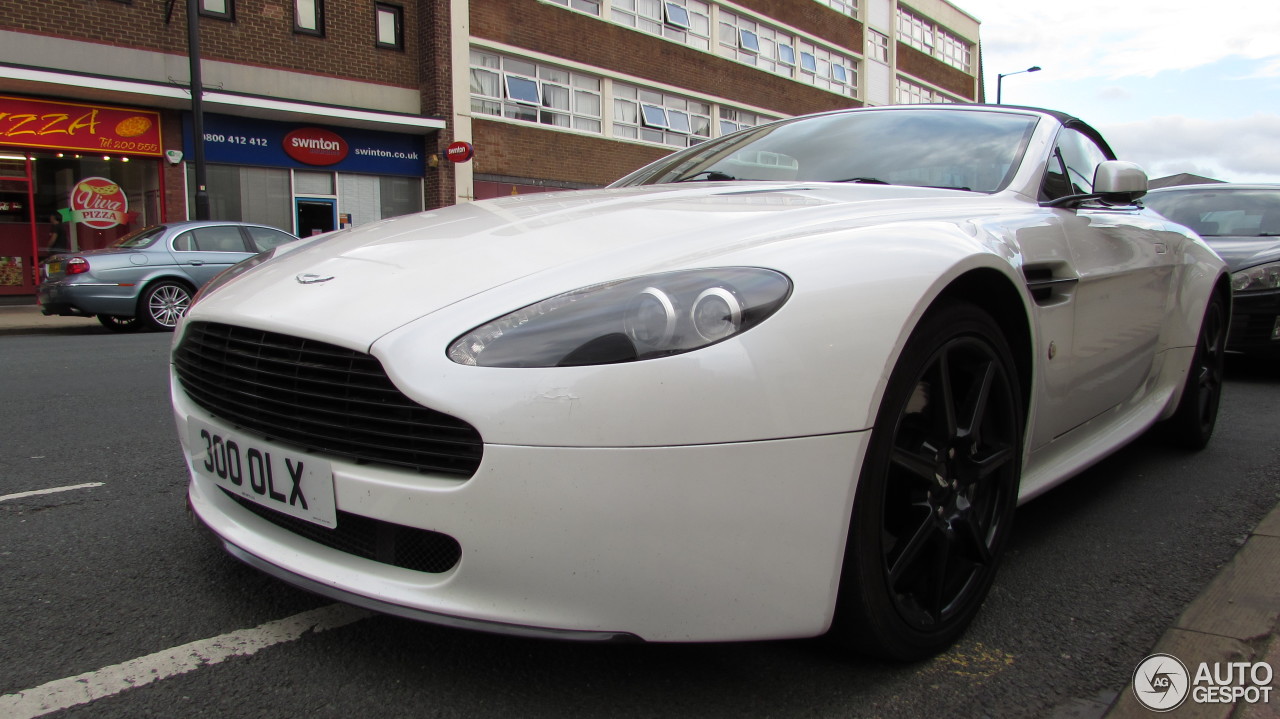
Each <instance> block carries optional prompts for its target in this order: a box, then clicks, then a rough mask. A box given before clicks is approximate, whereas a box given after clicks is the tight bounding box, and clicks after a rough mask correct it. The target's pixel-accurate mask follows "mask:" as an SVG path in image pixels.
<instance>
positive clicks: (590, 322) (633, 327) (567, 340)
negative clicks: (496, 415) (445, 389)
mask: <svg viewBox="0 0 1280 719" xmlns="http://www.w3.org/2000/svg"><path fill="white" fill-rule="evenodd" d="M790 294H791V280H790V279H788V278H787V276H786V275H783V274H781V273H779V272H774V271H772V270H764V269H758V268H751V267H726V268H717V269H704V270H687V271H682V272H671V273H667V274H661V275H651V276H648V277H637V278H633V279H628V280H619V281H617V282H609V283H606V284H600V285H594V286H591V287H584V288H582V289H579V290H574V291H573V292H567V293H565V294H562V295H556V296H555V297H552V298H550V299H546V300H543V301H541V302H538V303H535V304H532V305H529V306H528V307H525V308H523V309H519V310H516V311H515V312H512V313H510V314H508V315H505V316H503V317H499V318H498V319H496V320H494V321H492V322H489V323H487V324H484V325H481V326H479V327H476V328H475V329H473V330H471V331H470V332H467V333H466V334H464V335H463V336H461V337H459V338H458V339H456V340H454V342H453V343H452V344H450V345H449V359H451V360H453V361H454V362H457V363H458V364H464V365H478V366H481V367H578V366H583V365H599V364H615V363H618V362H635V361H637V360H644V359H652V358H655V357H666V356H669V355H675V354H680V353H682V352H690V351H693V350H696V349H699V348H702V347H706V346H707V345H711V344H715V343H716V342H720V341H722V340H726V339H728V338H730V337H733V336H735V335H738V334H741V333H742V332H745V331H747V330H749V329H751V328H752V327H754V326H756V325H758V324H760V323H761V322H763V321H764V320H765V319H766V318H768V317H769V316H770V315H772V314H773V313H774V312H776V311H777V310H778V308H779V307H781V306H782V303H783V302H785V301H786V299H787V297H788V296H789V295H790Z"/></svg>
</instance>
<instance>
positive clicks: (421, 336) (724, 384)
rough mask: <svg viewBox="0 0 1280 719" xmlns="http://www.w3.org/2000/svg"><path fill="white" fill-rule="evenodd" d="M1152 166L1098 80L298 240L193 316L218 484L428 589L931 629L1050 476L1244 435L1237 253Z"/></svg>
mask: <svg viewBox="0 0 1280 719" xmlns="http://www.w3.org/2000/svg"><path fill="white" fill-rule="evenodd" d="M1146 188H1147V180H1146V175H1145V174H1144V173H1143V171H1142V170H1141V169H1140V168H1138V167H1137V166H1135V165H1133V164H1130V163H1126V162H1121V161H1117V160H1116V159H1115V156H1114V154H1113V153H1112V151H1111V149H1110V148H1109V147H1108V146H1107V144H1106V142H1105V141H1104V140H1103V139H1102V137H1101V136H1100V135H1099V134H1098V133H1097V132H1096V131H1094V130H1093V129H1092V128H1090V127H1089V126H1088V125H1086V124H1085V123H1083V122H1081V121H1080V120H1078V119H1076V118H1074V117H1071V116H1069V115H1065V114H1062V113H1058V112H1050V111H1041V110H1032V109H1025V108H1009V107H1003V106H956V105H949V106H899V107H885V108H866V109H856V110H848V111H839V112H832V113H826V114H820V115H813V116H806V117H800V118H791V119H787V120H782V121H779V122H776V123H773V124H769V125H764V126H760V127H755V128H750V129H747V130H743V131H740V132H738V133H735V134H732V135H727V136H725V137H722V138H717V139H714V140H711V141H709V142H706V143H704V144H700V145H697V146H695V147H691V148H688V149H687V150H683V151H680V152H677V153H675V154H672V155H669V156H667V157H665V158H664V159H662V160H660V161H658V162H655V163H653V164H651V165H649V166H646V167H644V168H641V169H639V170H637V171H635V172H634V173H632V174H631V175H628V176H627V177H624V178H623V179H621V180H619V181H618V182H616V183H615V184H613V185H611V186H610V187H608V188H604V189H600V190H590V191H578V192H563V193H548V194H541V195H532V196H516V197H509V198H502V199H497V200H492V201H484V202H475V203H467V204H462V205H458V206H454V207H447V208H443V209H439V210H432V211H428V212H424V213H421V214H416V215H411V216H404V217H398V218H393V219H389V220H384V221H382V222H379V223H375V224H371V225H365V226H361V227H357V228H354V229H350V230H347V231H343V232H338V233H333V234H331V235H327V236H324V237H321V238H319V239H314V240H304V241H301V242H297V243H291V244H289V245H285V246H282V247H280V248H277V249H276V250H274V251H271V252H266V253H263V254H261V255H258V256H257V257H255V258H253V259H252V260H249V261H246V262H245V263H242V264H241V265H238V266H236V267H234V268H232V269H231V270H229V271H228V272H226V273H224V274H223V275H222V276H220V277H219V278H218V279H216V280H214V281H213V282H211V283H210V284H209V285H208V286H206V288H205V290H204V291H203V293H202V295H201V296H200V297H198V298H197V300H196V301H195V302H194V303H193V306H192V308H191V310H190V312H189V314H188V315H187V316H186V317H185V319H184V320H183V322H182V324H181V326H180V327H179V329H178V332H177V333H176V335H175V338H174V349H173V354H172V395H173V410H174V415H175V418H176V421H177V426H178V430H179V435H180V437H181V441H182V445H183V447H184V450H185V453H186V457H187V461H188V465H189V469H190V490H189V494H188V498H189V503H190V506H191V508H192V510H193V511H194V513H195V514H196V516H197V517H198V518H199V520H200V521H201V522H202V523H203V524H204V525H205V526H206V527H207V528H208V529H210V530H212V533H213V534H214V535H215V536H216V537H217V539H218V540H219V541H220V542H221V544H222V545H223V546H224V547H225V549H226V550H227V551H229V552H230V553H231V554H233V555H234V556H236V557H237V558H239V559H241V560H243V561H244V562H247V563H248V564H250V565H252V566H254V567H257V568H259V569H261V570H262V571H264V572H267V573H269V574H271V575H274V576H276V577H278V578H280V579H281V580H284V581H286V582H290V583H292V584H294V585H297V586H300V587H304V588H306V589H309V590H312V591H315V592H318V593H320V594H323V595H327V596H329V597H333V598H336V599H339V600H342V601H345V602H349V603H352V604H356V605H360V606H364V607H369V608H373V609H376V610H378V611H381V612H385V613H389V614H393V615H398V616H402V617H409V618H413V619H418V620H423V621H428V622H437V623H441V624H446V625H452V626H460V627H472V628H477V629H485V630H490V631H497V632H507V633H511V634H518V635H525V636H538V637H557V638H567V639H588V640H606V641H607V640H644V641H661V642H683V641H723V640H745V639H776V638H797V637H811V636H817V635H824V634H829V635H831V636H832V637H834V638H836V639H837V640H839V641H841V642H842V643H845V644H847V645H848V646H849V647H851V648H853V649H856V650H860V651H863V652H867V653H870V654H873V655H879V656H885V657H891V658H898V659H911V658H918V657H924V656H928V655H930V654H932V653H936V652H938V651H941V650H942V649H944V648H945V647H946V646H948V645H949V644H950V643H951V642H953V641H954V640H955V639H956V638H957V637H958V636H959V635H960V634H961V633H962V632H963V631H964V629H965V627H966V625H967V624H968V623H969V622H970V620H971V619H972V618H973V617H974V615H975V613H976V612H977V611H978V610H979V608H980V606H981V604H982V602H983V599H984V597H985V595H986V594H987V591H988V589H989V588H990V586H991V584H992V582H993V579H994V578H995V575H996V570H997V567H998V565H999V561H1000V557H1001V553H1002V551H1003V550H1004V549H1005V547H1006V544H1007V543H1008V541H1009V536H1010V527H1011V526H1012V521H1013V518H1014V510H1015V507H1016V506H1017V504H1018V503H1019V502H1022V501H1026V500H1028V499H1030V498H1032V497H1035V496H1036V495H1039V494H1040V493H1042V492H1044V491H1046V490H1047V489H1049V488H1050V487H1053V486H1054V485H1055V484H1057V483H1059V482H1061V481H1063V480H1065V479H1067V478H1069V477H1071V476H1072V475H1074V474H1077V473H1079V472H1080V471H1082V470H1083V469H1085V468H1087V467H1089V466H1090V465H1091V464H1093V463H1095V462H1097V461H1099V460H1100V459H1102V458H1104V457H1106V456H1107V455H1108V454H1109V453H1111V452H1114V451H1115V450H1116V449H1118V448H1120V447H1122V446H1123V445H1125V444H1126V443H1127V442H1129V441H1130V440H1132V439H1134V438H1135V437H1138V436H1139V435H1141V434H1143V433H1144V432H1146V431H1148V430H1149V429H1151V428H1153V427H1155V426H1156V425H1161V427H1160V430H1161V431H1162V432H1164V433H1165V434H1167V436H1168V437H1170V438H1171V439H1172V441H1174V442H1176V443H1179V444H1181V445H1182V446H1185V447H1189V448H1198V447H1202V446H1204V445H1205V443H1206V442H1208V441H1209V438H1210V435H1211V433H1212V431H1213V426H1214V421H1215V418H1216V415H1217V408H1218V400H1219V395H1220V390H1221V383H1222V367H1223V342H1224V338H1225V337H1226V329H1227V318H1228V317H1229V314H1230V302H1231V292H1230V291H1231V287H1230V281H1229V277H1228V275H1227V272H1226V269H1225V267H1224V265H1223V263H1222V261H1221V260H1220V259H1219V258H1218V257H1217V256H1216V255H1215V254H1214V253H1213V252H1212V251H1211V250H1210V249H1209V248H1208V247H1207V246H1206V245H1205V244H1204V242H1203V241H1202V240H1201V239H1199V238H1198V237H1197V236H1196V235H1195V234H1194V233H1192V232H1190V231H1188V230H1187V229H1186V228H1184V227H1182V226H1180V225H1176V224H1174V223H1172V222H1170V221H1168V220H1166V219H1164V218H1163V217H1161V216H1159V215H1157V214H1155V213H1154V212H1152V211H1150V210H1146V209H1144V208H1142V207H1141V205H1140V203H1139V202H1138V200H1139V199H1140V198H1141V197H1142V195H1143V194H1144V193H1145V191H1146ZM1117 481H1123V478H1118V479H1117Z"/></svg>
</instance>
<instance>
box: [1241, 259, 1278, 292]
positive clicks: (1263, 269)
mask: <svg viewBox="0 0 1280 719" xmlns="http://www.w3.org/2000/svg"><path fill="white" fill-rule="evenodd" d="M1231 289H1233V290H1235V291H1236V292H1258V291H1261V290H1274V289H1280V262H1272V263H1270V264H1266V265H1258V266H1257V267H1250V268H1249V269H1247V270H1240V271H1239V272H1235V273H1233V274H1232V275H1231Z"/></svg>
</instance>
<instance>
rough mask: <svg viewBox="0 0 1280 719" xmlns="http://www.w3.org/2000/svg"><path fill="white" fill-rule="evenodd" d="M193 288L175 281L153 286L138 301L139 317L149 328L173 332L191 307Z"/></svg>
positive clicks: (166, 281)
mask: <svg viewBox="0 0 1280 719" xmlns="http://www.w3.org/2000/svg"><path fill="white" fill-rule="evenodd" d="M191 296H192V292H191V288H190V287H188V286H187V285H185V284H183V283H181V282H177V281H174V280H161V281H160V282H157V283H155V284H154V285H151V286H150V287H148V288H147V289H146V291H145V292H143V293H142V297H140V298H139V299H138V316H139V317H141V318H142V321H143V322H144V323H145V324H146V325H147V327H149V328H151V329H153V330H159V331H161V332H172V331H173V330H174V328H175V327H177V326H178V320H180V319H182V316H183V315H185V314H187V310H188V309H190V307H191Z"/></svg>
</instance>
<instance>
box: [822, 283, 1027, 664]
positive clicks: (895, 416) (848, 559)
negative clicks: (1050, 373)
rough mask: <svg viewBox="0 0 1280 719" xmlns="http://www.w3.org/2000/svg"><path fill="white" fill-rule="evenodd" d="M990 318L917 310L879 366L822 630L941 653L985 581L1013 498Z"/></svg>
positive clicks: (1004, 383)
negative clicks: (836, 583)
mask: <svg viewBox="0 0 1280 719" xmlns="http://www.w3.org/2000/svg"><path fill="white" fill-rule="evenodd" d="M1019 386H1020V385H1019V383H1018V379H1017V376H1016V372H1015V370H1014V363H1013V355H1012V352H1011V351H1010V349H1009V346H1008V344H1007V343H1006V341H1005V340H1004V337H1003V335H1002V333H1001V331H1000V328H999V327H998V326H997V325H996V323H995V321H994V320H992V319H991V317H990V316H989V315H988V314H986V313H985V312H983V311H982V310H980V309H978V308H977V307H976V306H974V305H971V304H967V303H959V304H954V305H951V306H948V307H945V308H942V309H939V310H936V311H933V312H931V313H930V314H928V315H926V317H925V319H924V320H923V321H921V323H920V325H919V326H918V327H916V329H915V330H914V331H913V332H912V334H911V337H910V339H909V340H908V341H907V344H906V346H905V348H904V349H903V352H902V356H901V358H900V359H899V360H898V363H897V365H896V366H895V367H894V369H893V373H892V374H891V375H890V378H889V384H888V386H887V388H886V391H885V396H884V399H883V401H882V402H881V405H880V409H879V412H878V414H877V416H876V422H875V426H874V428H873V429H872V433H871V440H870V444H869V445H868V448H867V455H866V458H865V459H864V461H863V466H862V472H861V475H860V478H859V481H858V489H857V494H856V497H855V499H854V505H853V517H852V523H851V524H850V530H849V540H848V542H847V544H846V547H845V558H844V567H843V570H842V573H841V577H840V590H839V595H838V599H837V602H836V615H835V619H834V622H833V625H832V632H831V634H832V636H833V638H834V639H836V640H837V641H839V642H840V643H842V644H843V645H845V646H846V647H848V648H850V649H853V650H855V651H857V652H859V653H862V654H867V655H871V656H875V657H879V658H889V659H896V660H900V661H914V660H918V659H923V658H927V657H930V656H933V655H934V654H937V653H939V652H941V651H943V650H945V649H946V648H947V647H948V646H950V645H951V644H952V643H953V642H954V641H955V640H956V639H957V638H958V637H959V636H960V634H961V633H962V632H963V631H964V630H965V628H966V627H967V626H968V625H969V623H970V621H972V619H973V617H974V616H975V615H976V614H977V612H978V609H979V608H980V607H981V606H982V602H983V600H984V599H985V598H986V595H987V591H988V590H989V589H990V588H991V583H992V581H993V580H994V579H995V575H996V568H997V566H998V564H999V560H1000V556H1001V554H1002V553H1003V551H1004V546H1005V544H1006V542H1007V541H1008V538H1009V533H1010V528H1011V525H1012V521H1013V511H1014V508H1015V506H1016V505H1017V501H1018V483H1019V480H1020V477H1021V468H1022V439H1023V423H1024V418H1023V405H1022V398H1021V392H1020V390H1019Z"/></svg>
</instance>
